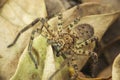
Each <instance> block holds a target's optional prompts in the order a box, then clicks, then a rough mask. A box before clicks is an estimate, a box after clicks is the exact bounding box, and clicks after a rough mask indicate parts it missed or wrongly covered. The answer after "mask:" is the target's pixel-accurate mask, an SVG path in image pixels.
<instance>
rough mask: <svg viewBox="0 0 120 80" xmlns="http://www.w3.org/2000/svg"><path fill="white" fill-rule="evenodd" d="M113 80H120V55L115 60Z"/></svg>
mask: <svg viewBox="0 0 120 80" xmlns="http://www.w3.org/2000/svg"><path fill="white" fill-rule="evenodd" d="M112 80H120V54H119V55H118V56H117V57H116V58H115V60H114V62H113V66H112Z"/></svg>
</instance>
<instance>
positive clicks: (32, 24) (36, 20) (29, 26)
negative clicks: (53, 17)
mask: <svg viewBox="0 0 120 80" xmlns="http://www.w3.org/2000/svg"><path fill="white" fill-rule="evenodd" d="M40 20H41V18H37V19H35V20H34V21H33V22H32V23H31V24H29V25H27V26H26V27H24V28H23V29H22V30H21V31H20V32H19V33H18V34H17V36H16V38H15V39H14V41H13V42H12V43H11V44H9V45H8V46H7V47H8V48H9V47H12V46H13V45H14V44H15V43H16V41H17V40H18V38H19V37H20V35H21V34H22V33H24V32H25V31H26V30H28V29H29V28H31V27H33V26H34V25H35V24H36V23H38V22H39V21H40Z"/></svg>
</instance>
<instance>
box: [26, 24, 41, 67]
mask: <svg viewBox="0 0 120 80" xmlns="http://www.w3.org/2000/svg"><path fill="white" fill-rule="evenodd" d="M42 28H43V26H42V27H41V29H39V28H37V29H35V30H33V31H32V33H31V37H30V42H29V45H28V53H29V55H30V58H31V59H32V61H33V62H34V64H35V67H36V69H37V68H38V62H37V61H36V60H35V58H34V56H33V55H32V44H33V40H34V35H35V33H39V34H40V33H41V32H42Z"/></svg>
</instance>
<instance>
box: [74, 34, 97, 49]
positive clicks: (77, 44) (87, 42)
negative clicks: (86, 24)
mask: <svg viewBox="0 0 120 80" xmlns="http://www.w3.org/2000/svg"><path fill="white" fill-rule="evenodd" d="M97 40H98V38H97V37H95V36H93V37H92V38H90V39H88V40H86V41H84V42H81V43H76V46H75V48H76V49H80V48H82V47H84V46H86V45H88V44H91V43H92V42H96V41H97Z"/></svg>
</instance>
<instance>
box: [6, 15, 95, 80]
mask: <svg viewBox="0 0 120 80" xmlns="http://www.w3.org/2000/svg"><path fill="white" fill-rule="evenodd" d="M79 21H80V17H77V18H76V19H75V20H74V21H73V22H72V23H70V24H69V25H68V26H67V27H66V28H65V29H63V26H62V14H59V15H58V26H57V27H58V28H57V29H58V30H56V31H54V30H50V29H49V27H50V25H49V24H48V23H47V20H46V19H43V18H37V19H35V20H34V21H33V22H32V23H31V24H29V25H28V26H26V27H25V28H24V29H22V30H21V31H20V32H19V33H18V35H17V37H16V38H15V40H14V41H13V43H11V44H10V45H9V46H8V47H11V46H13V45H14V44H15V43H16V41H17V39H18V37H19V36H20V34H21V33H23V32H24V31H26V30H27V29H29V28H31V27H32V26H34V25H35V24H36V23H38V22H41V26H40V27H39V28H37V29H35V30H33V31H32V33H31V37H30V42H29V46H28V53H29V55H30V57H31V59H32V61H33V62H34V64H35V67H36V68H38V62H37V61H36V59H35V58H34V56H33V55H32V43H33V39H34V34H35V33H36V32H37V33H39V34H41V33H42V32H43V27H44V28H45V29H46V31H47V34H45V35H46V36H44V37H46V38H47V42H48V44H50V45H52V47H53V50H54V51H56V52H57V53H56V56H61V55H65V57H66V58H67V59H68V58H71V59H69V61H68V63H69V64H70V65H68V66H72V67H73V68H74V69H75V73H74V74H73V75H71V79H72V80H74V79H76V77H77V75H78V71H79V67H78V64H77V63H76V58H75V56H80V55H87V56H92V57H96V53H94V52H92V51H88V50H85V49H83V47H85V46H86V45H89V44H90V43H92V42H95V41H96V40H97V38H96V37H95V36H94V35H93V34H94V30H93V28H92V27H91V25H89V24H86V23H85V24H80V25H77V24H78V22H79ZM76 25H77V26H76ZM73 55H75V56H73ZM70 56H71V57H70ZM67 59H66V60H67ZM51 78H52V77H51ZM51 78H50V80H51Z"/></svg>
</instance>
